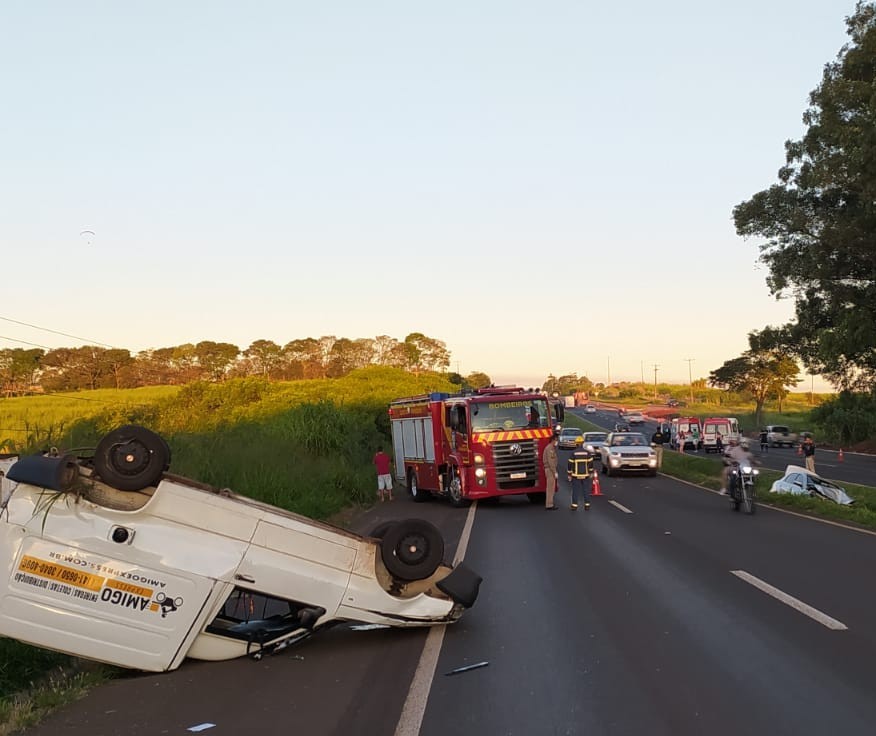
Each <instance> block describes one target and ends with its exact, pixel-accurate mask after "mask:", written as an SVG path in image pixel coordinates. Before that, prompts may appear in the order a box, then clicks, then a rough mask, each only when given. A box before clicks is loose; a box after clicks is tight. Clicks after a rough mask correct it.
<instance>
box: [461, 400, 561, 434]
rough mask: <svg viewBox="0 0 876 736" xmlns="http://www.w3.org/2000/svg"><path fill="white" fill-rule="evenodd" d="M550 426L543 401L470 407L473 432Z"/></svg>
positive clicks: (502, 402) (518, 401)
mask: <svg viewBox="0 0 876 736" xmlns="http://www.w3.org/2000/svg"><path fill="white" fill-rule="evenodd" d="M550 426H551V415H550V413H549V410H548V405H547V401H545V400H544V399H525V400H523V399H511V400H508V401H483V402H475V403H473V404H472V405H471V427H472V431H474V432H488V431H489V432H495V431H500V430H509V429H527V428H530V427H550Z"/></svg>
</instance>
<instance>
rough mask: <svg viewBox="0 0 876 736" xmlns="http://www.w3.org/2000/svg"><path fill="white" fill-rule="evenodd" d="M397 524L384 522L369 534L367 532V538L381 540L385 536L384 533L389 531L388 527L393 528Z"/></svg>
mask: <svg viewBox="0 0 876 736" xmlns="http://www.w3.org/2000/svg"><path fill="white" fill-rule="evenodd" d="M397 523H398V522H395V521H384V522H382V523H380V524H378V525H377V526H376V527H374V528H373V529H372V530H371V531H370V532H368V536H369V537H374V538H375V539H383V538H384V537H385V536H386V533H387V532H388V531H389V529H390V527H393V526H395V525H396V524H397Z"/></svg>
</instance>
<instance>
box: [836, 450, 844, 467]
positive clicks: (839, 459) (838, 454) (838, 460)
mask: <svg viewBox="0 0 876 736" xmlns="http://www.w3.org/2000/svg"><path fill="white" fill-rule="evenodd" d="M836 461H837V462H838V463H841V462H842V461H843V448H842V447H840V451H839V453H837V456H836Z"/></svg>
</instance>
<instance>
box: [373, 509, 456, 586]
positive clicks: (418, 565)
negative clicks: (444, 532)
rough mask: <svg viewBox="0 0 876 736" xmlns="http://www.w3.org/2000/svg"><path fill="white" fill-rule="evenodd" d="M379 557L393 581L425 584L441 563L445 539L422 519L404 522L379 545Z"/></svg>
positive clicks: (388, 531)
mask: <svg viewBox="0 0 876 736" xmlns="http://www.w3.org/2000/svg"><path fill="white" fill-rule="evenodd" d="M380 556H381V558H382V559H383V564H384V565H386V569H387V570H389V573H390V574H391V575H392V576H393V577H395V578H398V579H399V580H424V579H425V578H428V577H429V576H430V575H431V574H432V573H433V572H435V570H437V569H438V566H439V565H440V564H441V562H442V561H443V560H444V539H443V538H442V537H441V532H440V531H438V529H437V528H436V527H435V526H434V525H432V524H430V523H429V522H428V521H426V520H425V519H405V520H404V521H398V522H396V523H395V524H393V525H392V526H391V527H390V528H389V529H387V530H386V534H385V535H384V536H383V539H382V540H381V542H380Z"/></svg>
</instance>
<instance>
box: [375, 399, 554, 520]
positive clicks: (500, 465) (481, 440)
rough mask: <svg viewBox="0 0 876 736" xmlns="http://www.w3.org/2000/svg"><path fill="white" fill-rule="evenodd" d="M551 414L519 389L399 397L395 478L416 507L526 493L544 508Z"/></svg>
mask: <svg viewBox="0 0 876 736" xmlns="http://www.w3.org/2000/svg"><path fill="white" fill-rule="evenodd" d="M551 411H552V407H551V405H550V403H549V400H548V397H547V396H546V395H545V394H543V393H540V392H538V391H534V390H527V389H523V388H518V387H516V386H491V387H489V388H481V389H476V390H474V391H470V392H463V393H459V394H447V393H431V394H423V395H421V396H411V397H409V398H406V399H396V400H395V401H393V402H391V403H390V406H389V416H390V423H391V425H392V445H393V450H394V454H395V474H396V479H397V480H402V481H404V482H405V483H406V484H407V487H408V492H409V493H410V494H411V496H412V497H413V499H414V500H415V501H424V500H426V498H428V496H429V495H438V496H446V497H448V498H449V499H450V501H451V503H453V505H454V506H466V505H468V503H469V502H470V501H473V500H475V499H483V498H490V497H495V496H510V495H514V494H523V493H525V494H526V495H527V496H528V497H529V500H530V501H532V502H533V503H544V494H545V490H546V479H545V474H544V469H543V468H542V462H541V458H542V453H543V452H544V449H545V447H546V446H547V445H548V444H549V443H550V441H551V437H552V435H553V432H554V430H553V418H552V416H551ZM554 411H556V410H554ZM559 411H560V412H562V406H561V407H560V409H559Z"/></svg>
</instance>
